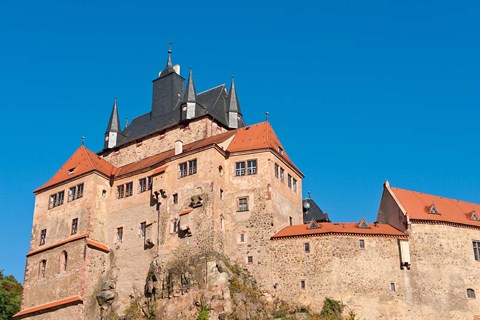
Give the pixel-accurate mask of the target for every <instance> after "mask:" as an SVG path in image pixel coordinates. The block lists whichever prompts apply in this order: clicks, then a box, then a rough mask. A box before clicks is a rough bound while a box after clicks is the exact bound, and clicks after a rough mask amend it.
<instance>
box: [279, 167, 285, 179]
mask: <svg viewBox="0 0 480 320" xmlns="http://www.w3.org/2000/svg"><path fill="white" fill-rule="evenodd" d="M280 181H282V182H285V170H283V168H280Z"/></svg>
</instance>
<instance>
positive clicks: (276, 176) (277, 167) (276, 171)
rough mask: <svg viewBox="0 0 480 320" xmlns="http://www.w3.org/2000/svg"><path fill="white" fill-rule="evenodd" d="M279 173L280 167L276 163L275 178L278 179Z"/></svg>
mask: <svg viewBox="0 0 480 320" xmlns="http://www.w3.org/2000/svg"><path fill="white" fill-rule="evenodd" d="M279 171H280V166H279V165H278V164H276V163H275V178H278V174H279Z"/></svg>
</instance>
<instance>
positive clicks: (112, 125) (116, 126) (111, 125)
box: [105, 98, 120, 132]
mask: <svg viewBox="0 0 480 320" xmlns="http://www.w3.org/2000/svg"><path fill="white" fill-rule="evenodd" d="M119 131H120V120H119V117H118V110H117V98H115V101H114V102H113V108H112V114H111V115H110V121H108V125H107V130H106V131H105V132H119Z"/></svg>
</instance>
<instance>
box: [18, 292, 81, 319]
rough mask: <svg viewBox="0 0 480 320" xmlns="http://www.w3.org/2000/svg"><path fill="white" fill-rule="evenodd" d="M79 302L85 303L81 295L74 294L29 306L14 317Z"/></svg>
mask: <svg viewBox="0 0 480 320" xmlns="http://www.w3.org/2000/svg"><path fill="white" fill-rule="evenodd" d="M77 303H83V300H82V298H81V297H80V296H73V297H69V298H66V299H61V300H56V301H52V302H49V303H45V304H42V305H39V306H36V307H33V308H28V309H25V310H22V311H20V312H18V313H17V314H15V315H14V316H13V317H14V318H17V317H21V316H25V315H27V314H31V313H34V312H40V311H45V310H48V309H53V308H58V307H62V306H67V305H71V304H77Z"/></svg>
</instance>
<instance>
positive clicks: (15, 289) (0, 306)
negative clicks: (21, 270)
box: [0, 270, 23, 320]
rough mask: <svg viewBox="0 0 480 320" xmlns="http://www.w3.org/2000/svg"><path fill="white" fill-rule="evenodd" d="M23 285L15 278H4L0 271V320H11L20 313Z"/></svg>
mask: <svg viewBox="0 0 480 320" xmlns="http://www.w3.org/2000/svg"><path fill="white" fill-rule="evenodd" d="M22 291H23V287H22V285H21V284H20V283H19V282H18V281H17V280H16V279H15V277H13V276H11V275H10V276H4V275H3V270H0V320H8V319H11V318H12V316H13V315H14V314H15V313H17V312H18V311H20V304H21V302H22Z"/></svg>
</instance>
